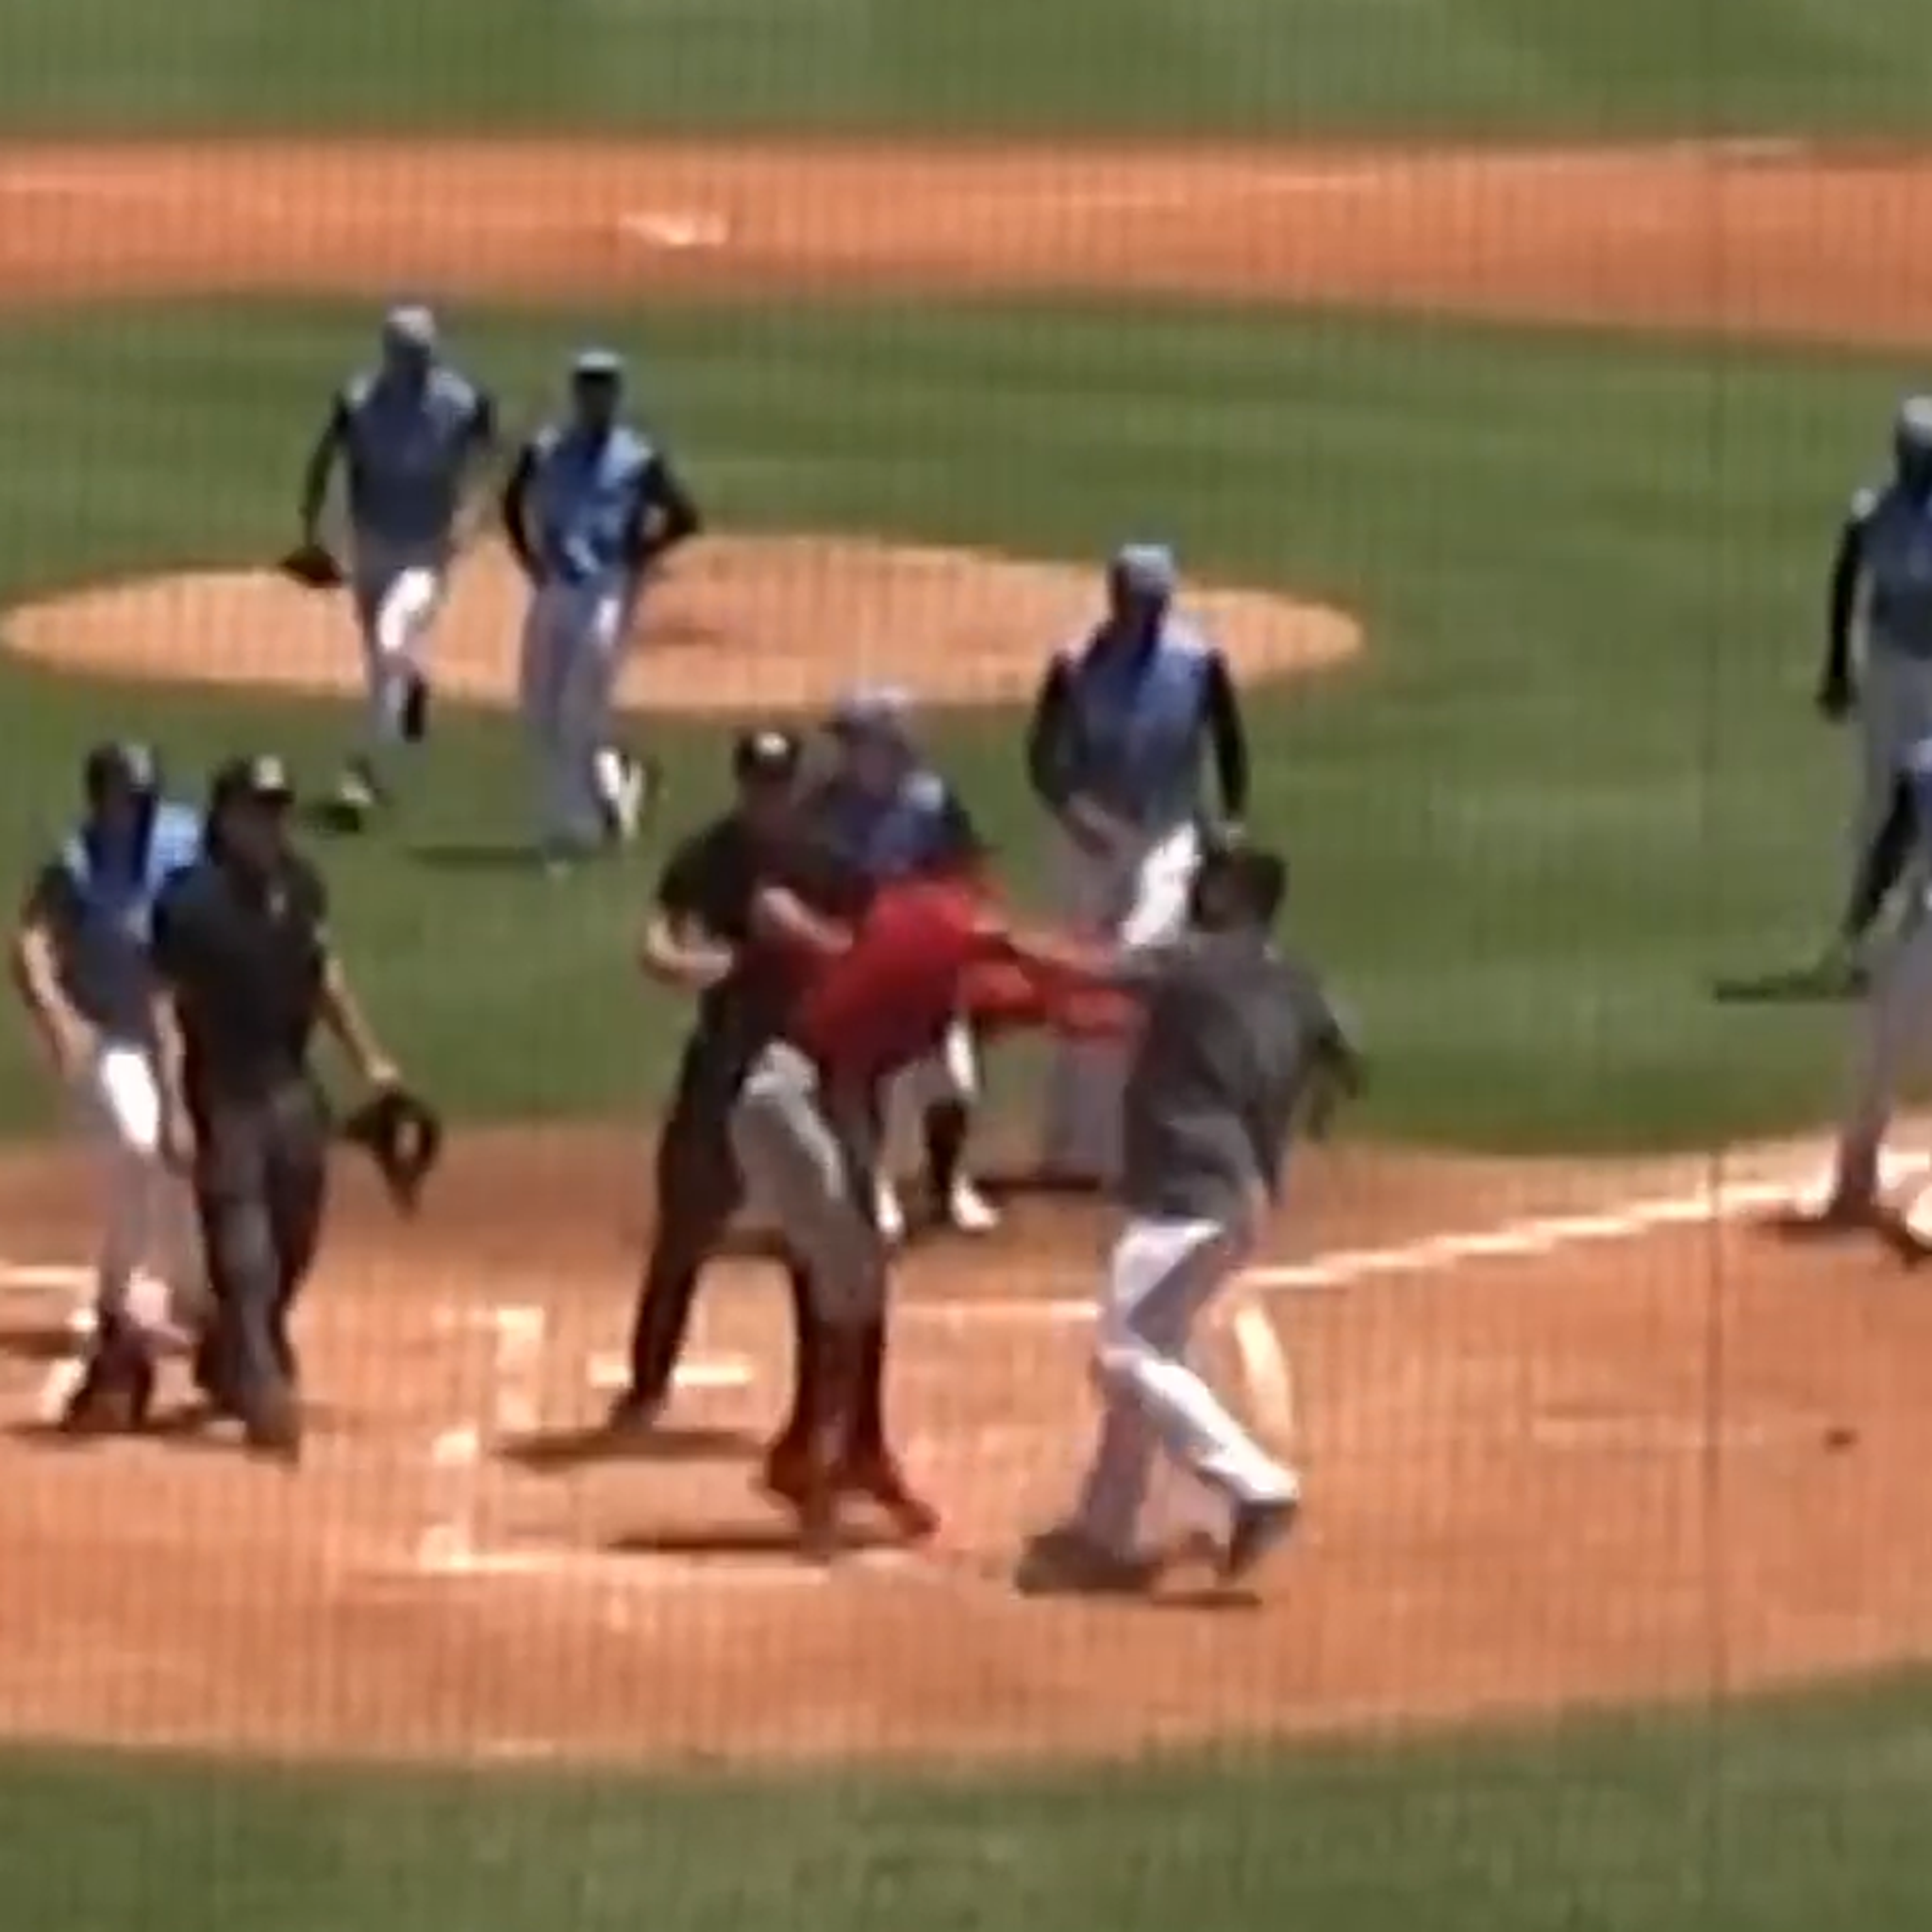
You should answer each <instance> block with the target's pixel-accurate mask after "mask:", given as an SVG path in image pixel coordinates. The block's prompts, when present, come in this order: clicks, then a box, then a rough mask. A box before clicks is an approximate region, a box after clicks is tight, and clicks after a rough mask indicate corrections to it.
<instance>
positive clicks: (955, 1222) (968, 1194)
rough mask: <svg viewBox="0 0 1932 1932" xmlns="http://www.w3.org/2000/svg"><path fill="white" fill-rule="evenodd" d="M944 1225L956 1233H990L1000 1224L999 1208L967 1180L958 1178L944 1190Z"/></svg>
mask: <svg viewBox="0 0 1932 1932" xmlns="http://www.w3.org/2000/svg"><path fill="white" fill-rule="evenodd" d="M944 1213H945V1220H946V1225H947V1226H948V1227H950V1228H952V1229H953V1231H954V1232H955V1233H956V1234H973V1235H979V1234H991V1233H993V1232H994V1231H995V1230H996V1229H997V1228H998V1226H999V1224H1000V1215H999V1209H998V1208H995V1207H994V1206H993V1205H992V1203H991V1201H989V1200H988V1199H987V1198H986V1196H985V1195H984V1194H982V1193H981V1192H980V1191H979V1190H978V1189H977V1188H976V1187H974V1184H973V1183H972V1182H971V1181H969V1180H958V1181H955V1182H954V1183H953V1185H952V1186H951V1187H950V1188H949V1189H948V1190H947V1191H946V1198H945V1203H944Z"/></svg>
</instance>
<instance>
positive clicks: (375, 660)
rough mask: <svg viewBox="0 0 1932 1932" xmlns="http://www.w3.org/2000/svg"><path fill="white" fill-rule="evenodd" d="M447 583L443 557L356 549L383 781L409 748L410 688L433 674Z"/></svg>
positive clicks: (378, 545) (366, 546)
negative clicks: (403, 746)
mask: <svg viewBox="0 0 1932 1932" xmlns="http://www.w3.org/2000/svg"><path fill="white" fill-rule="evenodd" d="M448 583H449V567H448V559H447V558H446V557H444V556H443V555H441V553H440V552H432V553H425V551H424V550H422V549H421V548H408V549H399V548H397V547H395V546H393V545H389V544H384V543H382V542H380V541H376V540H375V539H370V538H359V539H358V540H357V541H356V543H355V549H354V557H353V559H352V562H351V567H350V572H349V588H350V594H351V596H352V597H353V599H354V602H355V606H356V627H357V630H358V634H359V635H360V638H361V641H362V680H363V689H364V691H365V692H366V695H367V703H368V723H367V726H366V744H365V749H364V755H365V756H366V757H367V758H369V759H370V761H371V763H372V766H373V767H374V769H375V774H376V775H377V776H378V777H386V776H387V775H388V773H387V772H386V770H385V769H384V767H385V766H386V764H387V763H388V761H389V760H390V759H391V757H392V755H393V752H394V748H395V747H396V746H397V745H399V744H400V743H401V742H402V741H403V710H404V707H405V706H406V705H407V703H408V696H409V690H410V687H411V686H412V685H413V684H415V683H416V681H417V680H418V679H419V678H421V677H423V676H424V675H425V673H426V671H427V669H428V658H429V642H430V636H431V633H432V631H433V630H434V628H435V625H436V618H437V613H438V612H439V611H441V608H442V604H443V597H444V594H445V592H446V591H447V589H448Z"/></svg>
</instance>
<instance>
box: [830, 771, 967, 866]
mask: <svg viewBox="0 0 1932 1932" xmlns="http://www.w3.org/2000/svg"><path fill="white" fill-rule="evenodd" d="M807 811H808V816H809V817H810V819H811V821H812V828H813V830H814V832H816V833H817V834H818V836H819V837H821V838H823V839H824V841H825V842H826V843H827V844H828V845H829V846H830V847H831V848H832V850H833V851H834V852H835V853H836V854H837V855H838V856H839V858H841V859H843V860H844V862H845V863H846V864H847V865H850V866H852V867H853V868H854V869H855V870H856V871H858V872H859V873H862V874H864V875H865V877H866V878H868V879H869V880H871V881H872V882H873V883H874V884H883V883H885V882H886V881H888V880H890V879H900V878H907V877H909V876H912V875H913V874H918V873H924V872H930V871H933V870H934V869H935V868H938V867H942V866H949V865H952V864H955V863H957V862H958V860H960V859H961V858H966V857H968V856H970V855H971V854H972V853H973V852H974V850H975V849H976V846H977V838H976V835H975V833H974V828H973V822H972V820H971V818H970V817H969V816H968V814H967V811H966V808H965V807H964V806H962V805H961V804H960V803H959V800H958V797H957V796H956V795H955V793H954V791H953V790H952V788H951V787H950V786H948V785H947V783H946V781H945V780H944V779H943V778H941V776H940V774H938V773H937V772H933V771H928V770H925V769H920V770H917V771H913V772H910V773H908V774H907V775H906V777H905V778H904V779H902V780H901V781H900V783H899V785H898V787H897V789H896V790H895V791H891V792H887V793H884V794H881V793H879V792H876V791H867V790H865V789H864V788H863V787H861V786H858V785H854V784H852V783H850V782H849V781H847V780H845V779H842V778H834V779H832V780H830V781H829V782H828V783H827V784H825V785H824V786H822V787H821V788H820V789H819V791H817V792H816V793H814V795H813V797H812V798H811V800H810V802H809V804H808V808H807Z"/></svg>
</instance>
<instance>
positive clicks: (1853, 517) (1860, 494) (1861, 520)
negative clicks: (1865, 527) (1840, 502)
mask: <svg viewBox="0 0 1932 1932" xmlns="http://www.w3.org/2000/svg"><path fill="white" fill-rule="evenodd" d="M1888 493H1889V492H1888V491H1887V489H1886V487H1885V486H1884V485H1883V484H1881V483H1861V484H1859V486H1858V487H1857V489H1856V490H1855V491H1852V500H1851V502H1850V503H1848V504H1847V505H1846V506H1845V521H1846V523H1848V524H1866V523H1870V522H1871V521H1872V519H1873V518H1874V516H1876V515H1877V513H1878V509H1879V507H1880V505H1882V504H1883V503H1884V501H1885V499H1886V496H1887V495H1888Z"/></svg>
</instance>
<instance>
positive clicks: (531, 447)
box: [524, 423, 563, 463]
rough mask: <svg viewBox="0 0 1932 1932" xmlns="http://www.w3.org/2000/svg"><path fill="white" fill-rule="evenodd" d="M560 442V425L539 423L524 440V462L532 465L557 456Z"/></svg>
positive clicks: (561, 432)
mask: <svg viewBox="0 0 1932 1932" xmlns="http://www.w3.org/2000/svg"><path fill="white" fill-rule="evenodd" d="M562 441H563V425H562V424H561V423H540V424H538V425H537V426H536V428H534V429H533V430H531V431H530V433H529V435H528V436H527V437H525V439H524V458H525V461H528V462H532V463H541V462H544V461H546V460H548V458H551V457H553V456H555V455H556V454H557V451H558V446H559V445H560V444H561V443H562Z"/></svg>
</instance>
